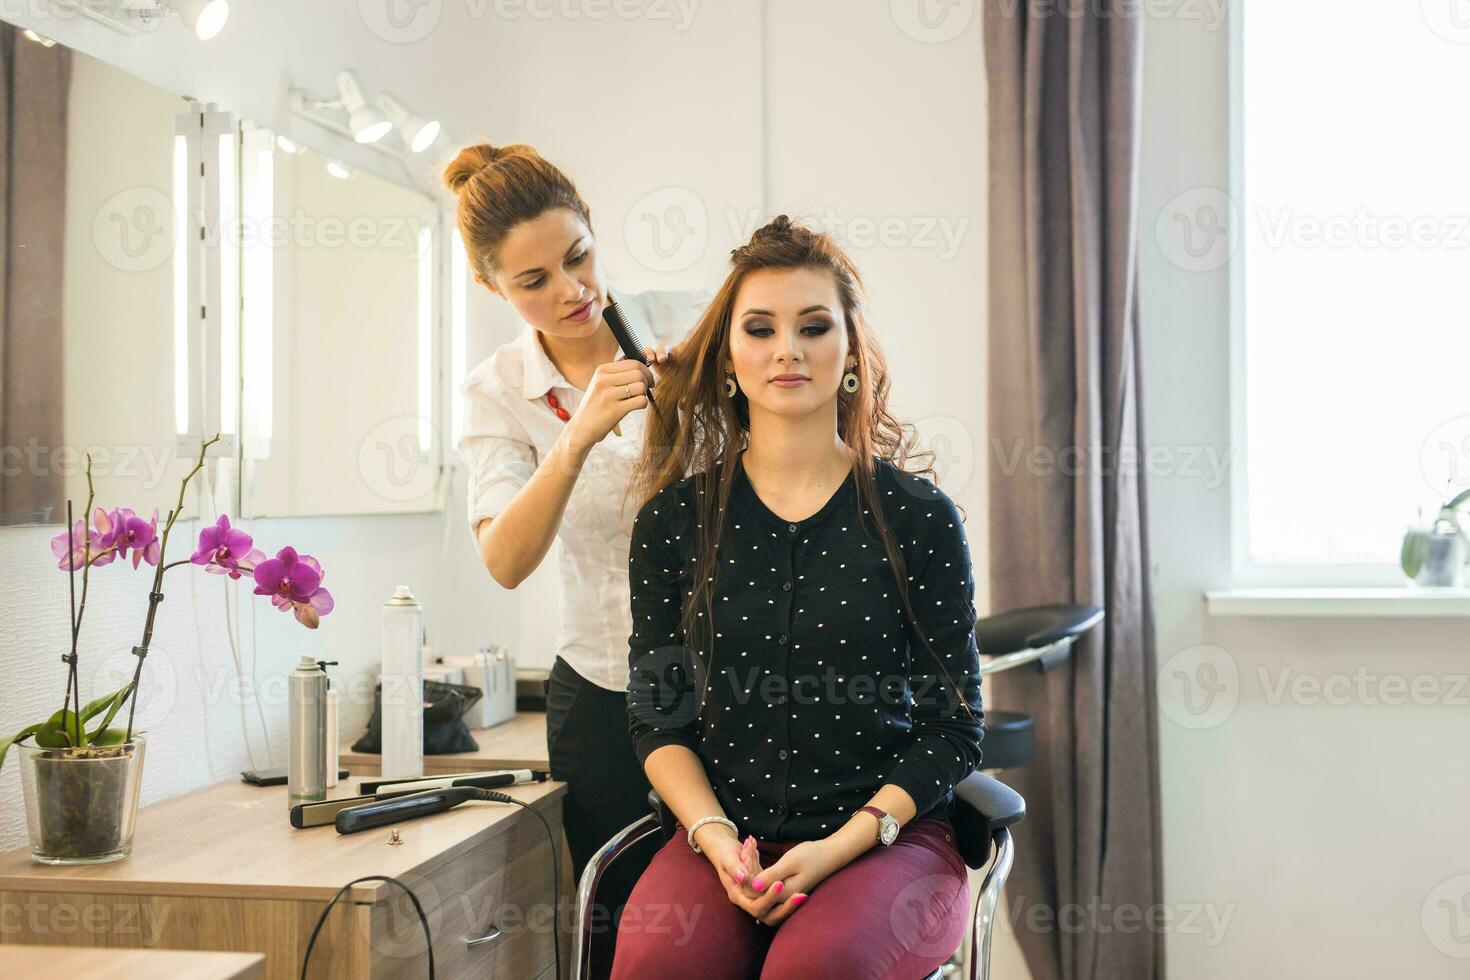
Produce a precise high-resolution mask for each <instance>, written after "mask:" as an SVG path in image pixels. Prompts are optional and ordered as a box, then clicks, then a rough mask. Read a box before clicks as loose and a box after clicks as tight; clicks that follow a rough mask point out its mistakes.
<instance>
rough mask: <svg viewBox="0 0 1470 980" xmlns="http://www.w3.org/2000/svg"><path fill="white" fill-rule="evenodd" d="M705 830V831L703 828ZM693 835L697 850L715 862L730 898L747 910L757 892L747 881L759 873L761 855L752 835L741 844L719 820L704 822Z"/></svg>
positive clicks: (710, 861) (716, 869)
mask: <svg viewBox="0 0 1470 980" xmlns="http://www.w3.org/2000/svg"><path fill="white" fill-rule="evenodd" d="M706 831H708V832H709V833H708V834H705V832H706ZM700 834H704V836H703V837H700V836H698V835H696V838H695V839H696V840H697V841H698V843H699V849H700V852H701V853H702V854H703V855H704V856H705V857H706V858H708V859H709V863H710V864H713V865H714V866H715V871H716V872H717V873H718V874H719V876H720V884H722V885H724V886H725V894H726V895H727V896H729V898H730V902H731V903H732V904H734V905H738V906H740V907H741V908H744V909H746V910H747V911H749V905H750V903H751V902H753V901H754V900H755V899H756V898H757V895H756V893H755V892H754V891H752V890H751V887H750V882H751V879H753V878H754V877H755V876H756V875H758V874H760V857H759V855H757V854H756V850H755V838H754V837H753V836H752V837H747V838H746V839H745V843H744V844H742V843H741V842H740V840H739V839H738V838H737V837H736V836H735V834H734V832H733V831H731V830H730V828H729V827H726V826H723V825H721V824H706V825H705V826H703V827H701V828H700Z"/></svg>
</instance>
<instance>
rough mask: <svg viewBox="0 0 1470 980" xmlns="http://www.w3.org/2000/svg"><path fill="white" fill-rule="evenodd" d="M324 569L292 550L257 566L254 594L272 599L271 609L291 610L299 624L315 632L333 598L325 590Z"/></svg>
mask: <svg viewBox="0 0 1470 980" xmlns="http://www.w3.org/2000/svg"><path fill="white" fill-rule="evenodd" d="M322 577H323V572H322V566H321V565H320V564H318V563H317V560H316V559H315V558H313V557H311V556H310V555H298V554H297V553H296V549H295V548H292V547H289V546H288V547H285V548H282V549H281V550H280V551H279V552H277V553H276V557H274V558H267V559H266V560H265V561H262V562H260V563H259V564H257V565H256V566H255V594H256V595H268V596H270V597H271V605H273V606H275V607H276V608H277V609H280V610H281V611H282V612H284V611H285V610H287V609H290V610H291V611H292V612H294V613H295V614H296V620H297V622H299V623H301V624H302V625H303V626H305V627H306V628H307V629H316V628H317V625H318V624H319V623H320V622H321V617H323V616H325V615H326V614H327V613H329V612H331V611H332V608H333V605H334V603H333V601H332V594H331V593H330V592H328V591H327V590H326V589H324V588H322Z"/></svg>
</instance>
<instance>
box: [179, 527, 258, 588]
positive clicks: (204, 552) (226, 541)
mask: <svg viewBox="0 0 1470 980" xmlns="http://www.w3.org/2000/svg"><path fill="white" fill-rule="evenodd" d="M253 545H254V541H253V540H252V539H251V537H250V535H249V534H247V533H245V532H244V531H241V530H240V529H239V528H234V527H230V519H229V517H228V516H226V515H224V514H221V515H220V516H219V520H217V521H215V522H214V523H213V524H211V525H210V526H209V527H206V528H205V529H204V530H202V531H200V532H199V547H198V549H197V550H195V552H194V554H192V555H190V556H189V561H191V562H193V563H194V564H196V565H203V566H204V570H205V571H206V572H210V573H212V574H215V575H228V576H229V577H230V578H234V579H237V578H239V577H240V575H241V573H243V572H253V571H255V568H256V566H257V565H258V564H259V563H260V562H261V561H263V560H264V559H265V552H264V551H261V550H260V549H259V548H256V547H254V546H253Z"/></svg>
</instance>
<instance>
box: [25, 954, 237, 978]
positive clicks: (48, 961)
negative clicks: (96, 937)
mask: <svg viewBox="0 0 1470 980" xmlns="http://www.w3.org/2000/svg"><path fill="white" fill-rule="evenodd" d="M0 975H4V976H7V977H52V976H54V977H65V978H66V980H160V978H167V980H256V978H258V977H263V976H265V957H264V956H261V955H260V954H259V953H197V952H182V951H180V950H173V949H109V948H104V947H93V948H91V949H82V948H79V947H72V946H0Z"/></svg>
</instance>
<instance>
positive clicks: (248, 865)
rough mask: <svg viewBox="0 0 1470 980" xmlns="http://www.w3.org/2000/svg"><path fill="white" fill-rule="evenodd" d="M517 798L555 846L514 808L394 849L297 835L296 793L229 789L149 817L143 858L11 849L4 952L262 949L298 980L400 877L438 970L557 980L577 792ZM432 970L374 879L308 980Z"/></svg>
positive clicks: (366, 904) (415, 927)
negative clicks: (560, 862)
mask: <svg viewBox="0 0 1470 980" xmlns="http://www.w3.org/2000/svg"><path fill="white" fill-rule="evenodd" d="M356 785H357V781H356V780H346V781H344V782H343V783H342V784H339V785H338V786H337V787H335V788H334V789H332V790H330V791H329V792H328V795H329V796H331V797H334V798H335V797H338V796H350V795H353V794H354V793H355V792H356ZM505 792H507V793H509V794H510V795H511V796H512V797H514V798H516V799H518V800H521V801H523V802H525V803H527V804H530V805H531V806H533V807H534V808H535V810H536V811H537V812H539V813H540V814H541V815H542V816H543V817H545V819H546V821H547V823H548V824H549V825H550V829H551V832H552V838H553V839H552V840H551V841H548V838H547V832H546V829H545V827H544V826H543V824H542V822H541V820H538V819H537V818H536V816H535V815H534V814H532V813H531V812H529V811H528V810H526V809H525V808H523V807H519V806H515V805H513V804H508V803H466V804H462V805H461V806H459V807H457V808H455V809H454V810H450V811H448V812H446V813H440V814H436V815H434V816H432V817H425V818H422V819H419V820H413V821H407V822H404V823H400V824H396V825H394V826H396V827H397V829H398V831H399V833H400V835H401V836H402V839H403V843H402V844H399V845H392V844H389V843H388V839H389V832H390V830H391V829H392V828H389V827H383V828H379V829H377V830H371V831H366V832H363V833H360V834H353V835H349V836H343V835H340V834H338V833H337V832H336V830H335V828H333V827H331V826H326V827H314V828H311V829H308V830H296V829H294V828H292V827H291V825H290V823H289V822H288V819H287V807H286V788H285V787H284V786H272V787H264V788H262V787H257V786H250V785H247V784H245V783H242V782H241V781H239V780H238V779H235V780H227V781H225V782H222V783H217V784H215V785H213V786H210V787H208V788H206V789H204V790H200V791H198V792H194V793H189V794H185V795H184V796H180V797H176V798H174V799H171V800H167V801H164V802H162V803H157V804H154V805H152V806H148V807H144V808H143V809H141V810H139V811H138V826H137V832H136V834H135V836H134V839H133V853H132V855H131V856H130V857H129V858H127V859H125V860H122V861H118V862H115V863H112V864H101V865H81V866H71V867H50V866H45V865H38V864H35V863H34V862H32V861H31V859H30V853H29V849H28V848H21V849H18V850H15V851H10V852H8V853H6V854H3V855H0V907H5V908H10V909H14V910H17V915H16V916H15V918H16V919H17V920H18V921H19V923H20V927H19V928H9V929H5V930H0V943H4V944H14V943H22V944H61V945H67V946H122V947H139V948H155V947H158V948H168V949H197V950H225V951H238V952H260V953H264V954H265V958H266V971H265V976H267V977H270V978H277V977H278V978H281V980H290V978H295V977H297V976H299V974H300V969H301V962H302V958H303V956H304V955H305V952H306V944H307V940H308V939H309V938H310V935H311V931H312V928H313V927H314V926H315V924H316V921H317V918H318V917H319V916H320V914H321V911H322V908H323V907H324V906H325V904H326V902H327V901H328V900H330V899H331V897H332V896H333V895H334V894H336V892H337V891H338V889H339V888H341V887H342V886H343V885H345V884H346V883H347V882H348V881H351V880H353V879H355V878H359V877H362V876H365V875H389V876H392V877H395V878H398V879H399V880H401V881H402V882H403V883H404V884H406V885H407V886H408V887H410V888H411V889H413V891H414V892H415V893H416V894H417V895H418V897H419V900H420V902H422V903H423V905H424V910H425V913H426V914H427V916H428V918H429V925H430V929H431V931H432V934H433V941H434V958H435V966H436V970H437V972H438V975H439V976H441V977H457V976H484V977H506V978H515V980H521V978H524V980H533V978H534V980H539V978H540V977H542V976H543V975H545V976H547V977H554V976H556V973H555V968H554V963H553V959H554V957H553V935H552V931H551V930H552V927H551V922H552V921H553V918H552V912H553V909H552V873H551V868H552V863H551V861H552V859H551V855H552V848H553V847H554V848H555V850H556V851H557V852H559V853H560V852H563V834H562V825H561V819H562V817H561V808H562V800H563V798H564V796H565V794H566V786H565V784H563V783H560V782H555V781H548V782H544V783H531V784H526V785H522V786H511V787H507V788H506V789H505ZM568 901H569V898H568V895H567V893H566V892H565V890H563V892H562V902H563V905H566V904H567V902H568ZM66 923H69V924H70V925H69V926H68V927H66V928H63V924H66ZM484 937H490V938H488V939H485V940H484V941H483V942H479V943H476V944H475V945H469V942H470V941H471V940H475V939H482V938H484ZM566 955H567V949H566V946H565V944H564V945H563V956H564V957H565V956H566ZM329 963H330V967H329ZM427 966H428V956H427V954H426V952H425V949H424V939H423V932H422V927H421V926H420V924H419V920H418V917H417V915H416V914H415V913H414V911H413V907H412V904H411V903H410V902H409V900H408V899H407V897H406V896H405V895H404V894H403V893H402V891H401V890H399V889H397V888H396V887H395V886H393V885H392V884H390V883H387V882H381V881H374V882H364V883H361V884H357V885H354V886H352V888H351V890H350V891H349V893H348V894H347V895H346V896H344V898H343V899H342V900H341V901H339V902H338V903H337V905H336V906H335V907H334V908H333V910H332V912H331V914H330V915H329V916H328V919H327V924H326V925H325V926H324V927H323V929H322V933H321V935H320V936H319V937H318V938H317V943H316V947H315V949H314V950H313V952H312V956H311V972H310V973H309V976H311V977H321V978H326V977H329V976H330V977H344V976H346V977H354V978H355V977H372V978H377V977H404V978H407V977H413V978H420V977H423V976H426V975H427Z"/></svg>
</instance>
